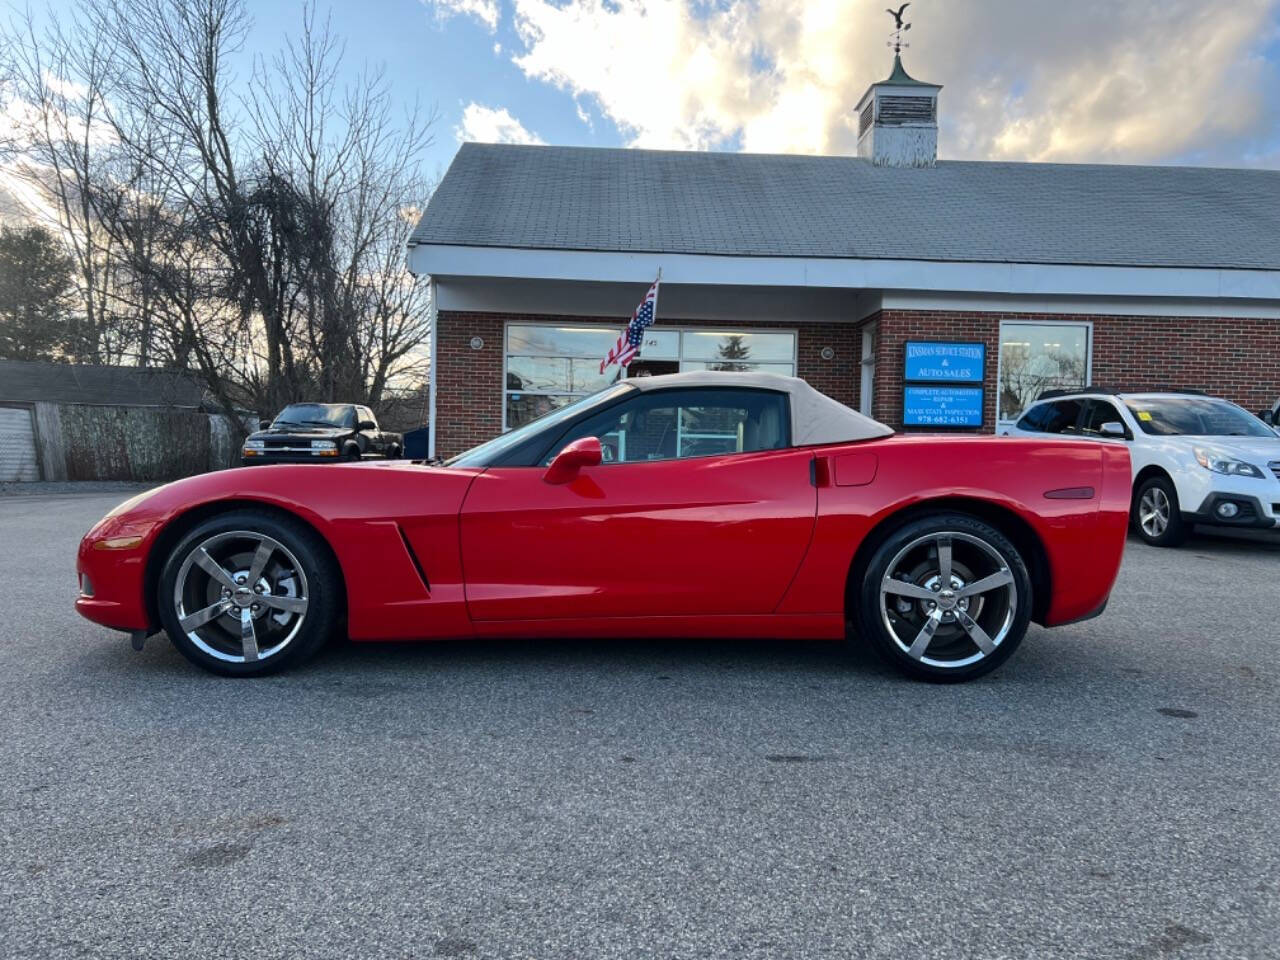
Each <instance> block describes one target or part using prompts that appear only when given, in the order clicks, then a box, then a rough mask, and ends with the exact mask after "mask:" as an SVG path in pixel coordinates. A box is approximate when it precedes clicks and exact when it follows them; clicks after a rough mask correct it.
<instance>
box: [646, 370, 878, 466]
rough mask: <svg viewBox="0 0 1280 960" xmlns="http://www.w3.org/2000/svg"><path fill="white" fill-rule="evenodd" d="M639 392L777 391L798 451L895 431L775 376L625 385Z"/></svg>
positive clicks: (687, 377) (691, 376)
mask: <svg viewBox="0 0 1280 960" xmlns="http://www.w3.org/2000/svg"><path fill="white" fill-rule="evenodd" d="M623 382H624V383H626V384H627V385H628V386H632V387H635V388H636V389H638V390H662V389H665V388H669V387H729V388H732V387H749V388H753V389H756V390H775V391H777V392H779V393H785V394H788V395H789V396H790V398H791V442H792V444H793V445H794V446H797V447H809V446H814V445H816V444H821V443H848V442H850V441H852V440H871V439H873V438H875V437H887V436H889V435H890V434H891V433H893V431H892V430H891V429H890V428H889V427H886V426H885V425H884V424H883V423H880V422H879V421H877V420H872V419H871V418H870V417H864V416H863V415H862V414H860V413H858V412H856V411H854V410H850V409H849V408H848V407H846V406H845V405H844V404H843V403H839V402H837V401H835V400H832V399H831V398H830V397H828V396H827V395H826V394H825V393H819V392H818V391H817V390H815V389H813V387H811V386H809V384H807V383H805V382H804V381H803V380H801V379H799V378H798V377H783V376H779V375H778V374H776V373H729V372H724V371H719V370H697V371H693V372H690V373H669V374H664V375H663V376H659V377H633V378H630V379H627V380H625V381H623Z"/></svg>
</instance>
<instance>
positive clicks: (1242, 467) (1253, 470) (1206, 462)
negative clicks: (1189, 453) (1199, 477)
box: [1195, 447, 1265, 480]
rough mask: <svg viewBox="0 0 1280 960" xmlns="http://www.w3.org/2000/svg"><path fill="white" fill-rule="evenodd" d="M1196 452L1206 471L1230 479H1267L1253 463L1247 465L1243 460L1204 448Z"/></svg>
mask: <svg viewBox="0 0 1280 960" xmlns="http://www.w3.org/2000/svg"><path fill="white" fill-rule="evenodd" d="M1195 452H1196V462H1197V463H1199V464H1200V466H1202V467H1204V468H1205V469H1206V470H1212V471H1213V472H1214V473H1221V474H1225V475H1226V476H1228V477H1253V478H1255V479H1257V480H1262V479H1265V477H1264V476H1263V473H1262V471H1261V470H1260V469H1259V468H1258V467H1255V466H1254V465H1253V464H1252V463H1245V462H1244V461H1243V460H1237V459H1235V458H1234V457H1228V456H1226V455H1224V454H1221V453H1214V452H1213V451H1212V450H1205V449H1203V448H1202V447H1196V450H1195Z"/></svg>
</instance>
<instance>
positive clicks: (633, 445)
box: [542, 389, 790, 464]
mask: <svg viewBox="0 0 1280 960" xmlns="http://www.w3.org/2000/svg"><path fill="white" fill-rule="evenodd" d="M582 437H599V439H600V445H601V447H603V449H604V462H605V463H640V462H644V461H649V460H675V459H684V458H688V457H709V456H715V455H717V454H728V453H751V452H754V451H757V450H776V449H779V448H782V447H785V446H787V444H788V443H789V442H790V422H789V417H788V406H787V398H786V395H785V394H781V393H774V392H771V391H766V390H722V389H710V390H697V389H694V390H656V391H653V392H646V393H642V394H640V395H639V396H638V397H635V398H634V399H632V400H628V401H627V402H626V403H622V404H619V405H618V406H616V407H612V408H610V409H608V410H605V411H603V412H602V413H599V414H597V415H596V416H594V417H591V418H589V419H588V420H585V421H583V422H582V423H579V424H577V425H575V426H574V427H572V428H571V429H570V430H569V431H568V432H567V433H565V435H564V436H562V437H561V438H560V439H559V440H557V441H556V443H555V444H554V445H553V446H552V449H551V450H550V451H548V452H547V454H546V456H544V457H543V458H542V462H543V464H547V463H550V462H551V460H552V459H553V458H554V457H555V455H556V454H557V453H559V452H560V450H561V449H563V448H564V447H565V445H566V444H569V443H572V442H573V441H574V440H578V439H581V438H582Z"/></svg>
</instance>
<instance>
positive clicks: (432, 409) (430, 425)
mask: <svg viewBox="0 0 1280 960" xmlns="http://www.w3.org/2000/svg"><path fill="white" fill-rule="evenodd" d="M436 293H437V290H436V278H435V277H432V278H431V305H430V307H428V308H427V320H428V322H429V323H430V324H431V334H430V337H429V342H430V344H431V346H430V348H429V349H430V352H431V366H430V367H428V368H427V462H428V463H430V462H431V461H432V460H434V459H435V458H436V362H437V360H438V359H439V356H440V355H439V353H438V352H437V351H436V347H437V345H438V344H439V342H440V341H439V337H438V336H437V332H436V327H437V325H438V321H439V319H440V310H439V308H438V307H437V306H436V304H437V303H438V300H437V298H436Z"/></svg>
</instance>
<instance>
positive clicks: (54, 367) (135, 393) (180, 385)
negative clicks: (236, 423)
mask: <svg viewBox="0 0 1280 960" xmlns="http://www.w3.org/2000/svg"><path fill="white" fill-rule="evenodd" d="M37 400H46V401H51V402H54V403H90V404H106V405H111V406H117V405H118V406H152V407H200V406H201V405H202V404H203V403H204V388H203V387H202V386H201V385H200V384H199V383H198V382H197V381H196V379H195V378H194V377H193V376H191V375H190V374H186V373H182V372H181V371H177V370H158V369H151V368H141V367H109V366H88V365H83V364H73V363H26V362H23V361H19V360H0V401H17V402H25V403H31V402H33V401H37Z"/></svg>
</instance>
